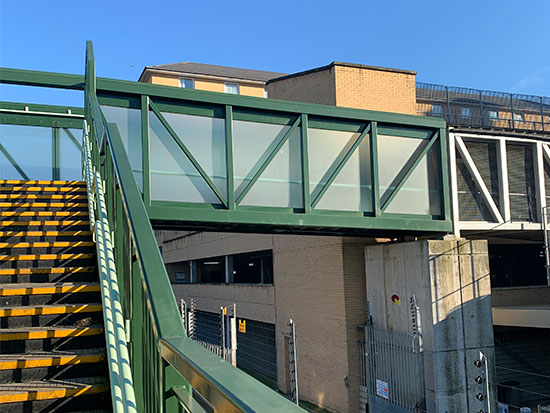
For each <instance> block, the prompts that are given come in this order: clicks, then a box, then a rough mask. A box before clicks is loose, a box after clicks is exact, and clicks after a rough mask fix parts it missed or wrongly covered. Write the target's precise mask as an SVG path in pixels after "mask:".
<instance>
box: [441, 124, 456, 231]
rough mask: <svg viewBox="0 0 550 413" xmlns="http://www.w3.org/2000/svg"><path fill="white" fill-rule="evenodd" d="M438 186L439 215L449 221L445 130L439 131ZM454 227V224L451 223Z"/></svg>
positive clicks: (448, 179) (449, 197) (449, 208)
mask: <svg viewBox="0 0 550 413" xmlns="http://www.w3.org/2000/svg"><path fill="white" fill-rule="evenodd" d="M439 162H440V168H439V185H441V191H440V197H441V198H440V199H441V204H442V205H441V214H442V215H443V217H444V219H445V221H449V220H451V203H450V199H451V196H450V194H449V193H450V190H449V185H450V182H449V181H450V176H449V162H450V159H449V151H448V150H447V130H446V129H445V128H441V129H439ZM453 226H454V222H453Z"/></svg>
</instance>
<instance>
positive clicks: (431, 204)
mask: <svg viewBox="0 0 550 413" xmlns="http://www.w3.org/2000/svg"><path fill="white" fill-rule="evenodd" d="M427 144H428V140H426V139H414V138H404V137H398V136H388V135H379V136H378V154H379V155H378V157H379V159H378V165H379V166H378V168H379V174H380V177H379V179H380V192H381V193H384V195H385V196H388V195H389V194H390V193H391V191H392V190H393V188H394V186H393V184H396V183H394V182H393V181H394V179H395V178H396V177H397V176H398V174H399V173H400V172H401V170H402V169H403V167H404V166H405V165H406V164H407V162H408V161H409V160H410V159H411V157H415V156H416V155H417V154H418V153H419V152H420V151H421V150H422V149H423V148H424V147H425V145H427ZM438 150H439V148H438V145H437V144H435V145H433V146H432V148H431V149H430V150H429V151H428V153H427V154H426V156H425V157H424V158H423V159H422V160H421V161H420V163H419V164H418V166H417V167H416V168H415V170H414V171H413V172H412V174H411V175H410V176H409V178H408V179H407V181H406V182H405V184H404V185H403V186H402V187H401V189H400V191H399V192H398V194H397V195H396V196H395V198H394V199H393V201H392V202H391V203H390V205H389V206H388V208H387V209H386V212H388V213H401V214H428V215H440V214H441V200H440V192H439V162H438V158H439V157H438ZM385 196H383V197H382V199H384V198H385Z"/></svg>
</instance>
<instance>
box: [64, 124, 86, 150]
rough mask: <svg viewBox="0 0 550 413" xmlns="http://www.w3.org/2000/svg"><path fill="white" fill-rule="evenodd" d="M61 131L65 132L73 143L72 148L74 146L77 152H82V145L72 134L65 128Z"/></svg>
mask: <svg viewBox="0 0 550 413" xmlns="http://www.w3.org/2000/svg"><path fill="white" fill-rule="evenodd" d="M63 130H64V131H65V133H66V134H67V136H68V137H69V139H70V140H71V141H72V142H73V143H74V146H76V147H77V148H78V150H79V151H82V145H80V143H79V142H78V139H76V138H75V137H74V135H73V133H72V132H71V131H70V130H69V129H67V128H63Z"/></svg>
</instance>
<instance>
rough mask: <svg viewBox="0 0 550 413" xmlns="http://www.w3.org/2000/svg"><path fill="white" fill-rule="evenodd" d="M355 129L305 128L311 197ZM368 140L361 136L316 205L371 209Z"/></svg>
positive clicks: (343, 152)
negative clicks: (360, 139)
mask: <svg viewBox="0 0 550 413" xmlns="http://www.w3.org/2000/svg"><path fill="white" fill-rule="evenodd" d="M358 137H359V133H353V132H343V131H333V130H324V129H308V141H309V144H308V151H309V179H310V188H311V198H312V200H313V199H315V197H316V196H317V194H318V193H319V192H320V191H321V189H322V188H323V186H324V185H325V184H326V182H327V180H328V179H329V177H330V176H331V175H332V172H333V171H334V170H335V169H336V167H337V166H338V164H339V163H340V161H341V160H342V159H343V158H344V156H345V155H346V153H347V152H348V150H349V149H350V148H351V147H352V146H353V144H354V143H355V141H356V140H357V138H358ZM371 181H372V178H371V172H370V144H369V140H368V137H365V139H364V140H363V142H362V143H361V145H359V148H357V149H356V150H355V152H354V153H353V155H351V157H350V159H349V160H348V161H347V162H346V165H345V166H344V167H343V168H342V170H341V171H340V173H339V174H338V175H337V177H336V179H335V180H334V181H333V182H332V184H331V185H330V187H329V189H328V190H327V191H326V192H325V194H324V195H323V197H322V198H321V200H320V201H319V203H318V204H317V207H316V209H331V210H342V211H371V210H372V187H371Z"/></svg>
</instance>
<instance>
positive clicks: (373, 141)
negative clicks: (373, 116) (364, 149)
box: [370, 122, 382, 217]
mask: <svg viewBox="0 0 550 413" xmlns="http://www.w3.org/2000/svg"><path fill="white" fill-rule="evenodd" d="M370 167H371V177H372V209H373V211H374V216H375V217H378V216H380V214H382V210H381V208H380V171H379V169H378V122H371V132H370Z"/></svg>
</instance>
